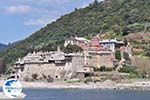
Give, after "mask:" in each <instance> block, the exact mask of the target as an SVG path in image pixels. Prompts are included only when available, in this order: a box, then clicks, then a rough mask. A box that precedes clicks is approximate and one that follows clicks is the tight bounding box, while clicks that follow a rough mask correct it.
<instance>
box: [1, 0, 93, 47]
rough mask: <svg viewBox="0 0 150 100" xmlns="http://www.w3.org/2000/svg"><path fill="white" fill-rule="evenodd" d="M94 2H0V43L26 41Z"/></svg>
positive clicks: (30, 0) (20, 0) (12, 0)
mask: <svg viewBox="0 0 150 100" xmlns="http://www.w3.org/2000/svg"><path fill="white" fill-rule="evenodd" d="M93 1H94V0H0V43H6V44H7V43H8V42H14V41H17V40H21V39H24V38H26V37H28V36H29V35H31V34H32V33H34V32H35V31H37V30H38V29H40V28H41V27H43V26H45V25H46V24H47V23H50V22H51V21H53V20H56V19H57V18H59V17H60V16H61V15H64V14H67V13H69V12H71V11H73V10H74V8H82V7H85V6H87V5H89V3H91V2H93Z"/></svg>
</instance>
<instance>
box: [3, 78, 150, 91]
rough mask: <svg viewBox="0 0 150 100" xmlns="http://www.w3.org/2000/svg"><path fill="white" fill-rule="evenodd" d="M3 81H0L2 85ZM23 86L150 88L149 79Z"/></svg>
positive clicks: (30, 83) (31, 83)
mask: <svg viewBox="0 0 150 100" xmlns="http://www.w3.org/2000/svg"><path fill="white" fill-rule="evenodd" d="M3 82H4V81H0V86H2V84H3ZM21 84H22V86H23V88H48V89H104V90H107V89H109V90H150V80H148V81H145V80H143V81H141V80H136V81H135V80H134V81H131V82H120V83H116V82H113V81H111V80H106V81H104V82H97V83H93V82H90V83H87V84H85V83H81V82H76V83H67V82H53V83H47V82H25V81H21Z"/></svg>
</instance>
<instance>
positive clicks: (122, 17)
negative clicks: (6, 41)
mask: <svg viewBox="0 0 150 100" xmlns="http://www.w3.org/2000/svg"><path fill="white" fill-rule="evenodd" d="M136 32H143V33H146V32H150V0H105V1H102V2H98V1H97V0H95V1H94V2H93V3H91V4H89V6H88V7H85V8H80V9H77V8H75V10H74V11H73V12H72V13H69V14H66V15H62V16H61V17H60V18H58V19H57V20H56V21H54V22H52V23H50V24H48V25H47V26H45V27H43V28H41V29H40V30H38V31H37V32H35V33H33V34H32V35H31V36H29V37H28V38H26V39H25V40H22V41H19V42H17V43H15V44H13V45H10V46H9V48H8V49H6V50H5V51H3V52H0V57H1V58H3V59H5V61H6V62H7V63H13V62H14V61H16V60H17V58H19V57H23V56H25V55H26V54H27V53H28V52H32V51H34V50H35V51H39V50H44V51H46V50H56V48H57V45H60V46H62V45H63V42H64V40H65V39H66V38H68V37H70V36H73V35H77V36H83V37H85V38H88V39H90V38H91V37H92V36H94V35H96V34H105V33H109V34H110V36H112V37H115V36H119V37H122V36H126V35H128V34H133V33H136Z"/></svg>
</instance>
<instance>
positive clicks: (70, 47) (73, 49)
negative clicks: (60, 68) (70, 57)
mask: <svg viewBox="0 0 150 100" xmlns="http://www.w3.org/2000/svg"><path fill="white" fill-rule="evenodd" d="M81 51H82V48H80V47H78V46H77V45H67V47H66V48H65V49H64V52H65V53H75V52H81Z"/></svg>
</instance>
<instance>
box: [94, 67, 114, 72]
mask: <svg viewBox="0 0 150 100" xmlns="http://www.w3.org/2000/svg"><path fill="white" fill-rule="evenodd" d="M94 71H101V72H105V71H108V72H109V71H113V68H108V67H106V66H101V67H100V68H94Z"/></svg>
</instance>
